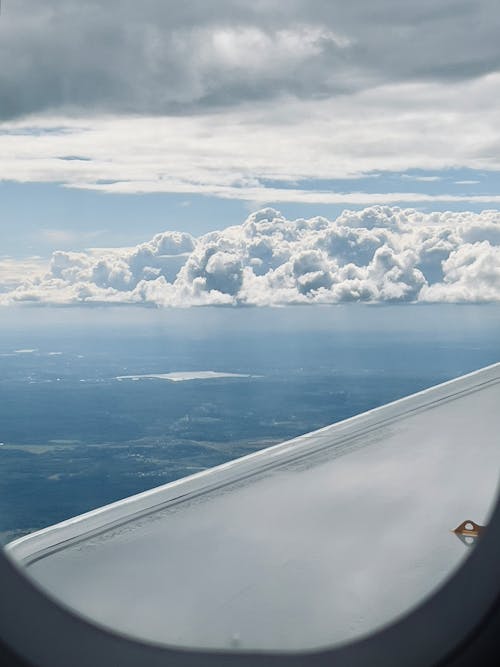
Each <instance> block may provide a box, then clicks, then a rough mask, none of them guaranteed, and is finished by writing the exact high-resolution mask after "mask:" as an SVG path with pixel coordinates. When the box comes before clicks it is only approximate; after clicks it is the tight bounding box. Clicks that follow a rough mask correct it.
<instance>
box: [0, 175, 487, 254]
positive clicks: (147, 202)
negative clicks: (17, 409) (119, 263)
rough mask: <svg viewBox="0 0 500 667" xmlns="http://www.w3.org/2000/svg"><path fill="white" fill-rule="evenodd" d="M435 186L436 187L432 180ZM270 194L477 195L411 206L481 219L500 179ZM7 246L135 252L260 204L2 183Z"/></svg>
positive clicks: (294, 210)
mask: <svg viewBox="0 0 500 667" xmlns="http://www.w3.org/2000/svg"><path fill="white" fill-rule="evenodd" d="M430 179H435V180H430ZM263 185H264V186H266V187H278V188H290V187H297V186H298V187H300V188H301V189H304V190H310V191H312V192H314V191H316V190H320V191H324V190H330V191H334V192H340V193H343V192H363V193H381V192H382V193H383V192H389V193H398V192H401V193H408V192H415V193H419V194H429V195H443V194H444V195H464V196H470V197H471V201H469V202H465V203H464V202H461V201H460V202H455V201H444V202H442V201H437V202H428V203H427V202H418V201H417V202H412V201H411V200H405V201H402V202H401V203H400V205H401V206H403V207H406V206H408V207H415V208H418V209H420V210H422V211H432V210H435V211H445V210H451V211H459V210H463V209H467V210H470V211H475V212H479V211H481V210H484V209H487V208H496V205H495V204H492V205H491V206H488V204H487V202H483V201H482V202H480V203H475V202H474V201H473V199H472V198H473V197H475V196H477V195H496V194H497V193H499V192H500V187H499V186H500V173H499V172H488V171H476V170H471V169H452V170H442V171H440V172H430V171H429V172H427V171H423V170H410V171H408V172H405V173H387V172H386V173H378V174H371V175H370V176H368V177H365V178H358V179H334V180H319V179H310V180H307V181H301V182H300V183H298V184H293V185H291V184H290V183H287V182H283V181H265V182H264V183H263ZM0 201H1V204H2V206H1V210H0V247H1V254H2V255H9V256H11V257H26V256H31V255H40V256H42V257H47V256H49V255H50V254H51V253H52V252H53V251H54V250H58V249H64V250H83V249H85V248H88V247H92V246H99V247H101V246H103V247H107V246H112V247H113V246H130V245H136V244H138V243H141V242H143V241H145V240H147V239H149V238H151V237H152V236H153V235H154V234H157V233H159V232H164V231H167V230H172V231H176V230H179V231H187V232H189V233H191V234H193V235H194V236H200V235H202V234H205V233H206V232H208V231H212V230H214V229H223V228H224V227H228V226H230V225H234V224H240V223H241V222H243V220H244V219H245V218H246V217H247V216H248V214H249V213H250V212H251V211H252V210H254V209H255V208H256V205H255V204H253V203H252V202H249V201H247V200H245V199H241V200H238V199H224V198H219V197H213V196H209V195H196V194H189V195H188V194H175V193H150V194H138V193H135V194H117V195H113V194H111V193H103V192H95V191H93V190H79V189H74V188H71V187H64V186H63V185H61V184H58V183H16V182H11V181H3V182H0ZM266 204H268V205H270V206H274V207H275V208H278V209H279V210H280V211H282V212H283V213H284V215H285V216H286V217H288V218H299V217H306V218H309V217H312V216H315V215H321V216H325V217H327V218H330V219H333V218H336V217H337V216H338V215H339V214H340V213H341V212H342V210H344V209H345V208H352V209H361V208H363V207H364V205H363V204H358V205H356V204H349V205H341V204H323V203H314V204H313V203H311V204H305V203H302V202H280V201H273V200H269V201H268V202H266Z"/></svg>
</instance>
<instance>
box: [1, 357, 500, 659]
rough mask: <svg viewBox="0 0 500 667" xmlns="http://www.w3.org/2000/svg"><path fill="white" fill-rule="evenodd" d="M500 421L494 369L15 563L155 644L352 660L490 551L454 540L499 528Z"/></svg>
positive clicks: (71, 531) (113, 511)
mask: <svg viewBox="0 0 500 667" xmlns="http://www.w3.org/2000/svg"><path fill="white" fill-rule="evenodd" d="M499 408H500V364H496V365H494V366H489V367H487V368H484V369H482V370H480V371H477V372H475V373H471V374H469V375H466V376H463V377H461V378H458V379H456V380H452V381H450V382H446V383H444V384H441V385H438V386H436V387H433V388H431V389H428V390H425V391H422V392H420V393H418V394H415V395H413V396H410V397H407V398H404V399H401V400H399V401H396V402H394V403H390V404H388V405H385V406H383V407H380V408H377V409H375V410H371V411H369V412H366V413H364V414H361V415H358V416H356V417H353V418H351V419H348V420H346V421H343V422H339V423H337V424H334V425H332V426H328V427H326V428H322V429H320V430H318V431H314V432H313V433H308V434H306V435H303V436H301V437H298V438H295V439H293V440H290V441H288V442H284V443H282V444H280V445H276V446H274V447H270V448H268V449H265V450H261V451H259V452H257V453H255V454H251V455H249V456H245V457H243V458H241V459H237V460H235V461H231V462H230V463H226V464H224V465H221V466H218V467H216V468H213V469H210V470H207V471H204V472H202V473H198V474H196V475H192V476H190V477H187V478H184V479H181V480H178V481H175V482H172V483H170V484H166V485H164V486H161V487H158V488H155V489H152V490H151V491H148V492H145V493H141V494H139V495H136V496H133V497H130V498H126V499H124V500H122V501H119V502H116V503H113V504H111V505H108V506H106V507H102V508H99V509H97V510H94V511H92V512H88V513H86V514H83V515H81V516H78V517H75V518H73V519H70V520H68V521H64V522H63V523H60V524H57V525H55V526H51V527H49V528H47V529H45V530H41V531H39V532H37V533H33V534H31V535H28V536H26V537H24V538H21V539H19V540H16V541H15V542H12V543H10V544H9V545H8V546H7V548H6V549H7V553H8V554H9V555H10V557H11V558H12V559H14V560H15V561H16V562H17V563H20V564H22V565H23V566H24V567H25V568H26V570H27V572H28V573H29V574H30V575H31V577H32V578H33V579H34V580H35V581H36V582H37V583H38V584H39V585H40V586H41V587H42V588H43V589H45V590H46V591H47V592H49V594H50V595H51V596H53V597H55V598H56V599H58V600H60V601H61V602H63V603H64V604H65V605H67V606H69V607H71V608H73V609H75V610H77V611H78V612H80V613H81V614H83V615H84V616H87V617H89V618H91V619H93V620H94V621H97V622H98V623H101V624H103V625H104V626H107V627H111V628H113V629H115V630H118V631H119V632H124V633H127V634H129V635H132V636H135V637H140V638H142V639H146V640H151V641H153V642H160V643H163V644H170V645H177V646H185V647H200V648H208V649H224V648H232V649H235V648H236V649H241V650H265V651H269V650H271V651H272V650H280V651H295V650H307V649H314V648H318V647H323V646H329V645H332V644H336V643H341V642H345V641H348V640H350V639H353V638H358V637H360V636H363V635H366V634H368V633H370V632H372V631H374V630H376V629H379V628H381V627H383V626H384V625H386V624H388V623H390V622H391V621H393V620H394V619H395V618H396V617H398V616H399V615H400V614H402V613H404V612H406V611H408V610H409V609H410V608H412V607H413V606H414V605H416V604H417V603H418V602H420V601H421V600H422V599H424V598H425V597H426V596H427V595H429V594H430V593H431V592H432V591H433V590H434V589H435V588H436V586H438V585H439V584H440V583H442V582H443V581H444V580H445V579H446V578H447V577H448V576H449V575H451V573H452V572H454V571H455V570H456V568H457V567H458V566H459V565H460V563H461V562H462V561H463V560H464V558H466V556H467V555H468V554H469V553H470V550H471V548H474V547H473V546H472V547H471V546H469V545H468V544H467V543H466V540H461V539H458V537H457V535H456V534H454V533H453V532H452V531H453V529H455V528H456V527H457V526H459V524H461V523H462V522H463V521H473V522H475V523H476V524H479V525H485V524H487V522H488V518H489V514H490V512H491V510H492V509H493V506H494V504H495V500H496V492H497V484H498V471H499V469H500V465H499V464H500V443H499V440H498V433H499V432H500V409H499ZM486 530H487V528H486ZM479 539H480V538H479Z"/></svg>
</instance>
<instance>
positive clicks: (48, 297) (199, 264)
mask: <svg viewBox="0 0 500 667" xmlns="http://www.w3.org/2000/svg"><path fill="white" fill-rule="evenodd" d="M0 275H1V273H0ZM12 280H13V279H12V277H11V278H10V283H9V288H8V289H7V288H4V289H3V290H2V287H1V285H0V303H1V304H4V305H7V304H14V303H20V302H24V303H32V304H33V303H38V304H61V305H69V304H85V303H86V304H95V303H107V304H142V305H151V306H159V307H168V306H174V307H190V306H199V305H233V306H245V305H249V306H269V305H283V304H329V303H341V302H350V301H364V302H419V301H420V302H458V303H460V302H476V303H477V302H488V301H500V211H494V210H488V211H483V212H482V213H479V214H476V213H470V212H459V213H456V212H439V213H430V214H425V213H421V212H418V211H416V210H414V209H402V208H399V207H389V206H373V207H370V208H366V209H364V210H362V211H344V212H343V213H342V215H340V216H339V217H338V218H337V219H336V220H328V219H326V218H323V217H314V218H310V219H307V220H306V219H303V218H299V219H297V220H287V219H286V218H284V217H283V216H282V215H281V214H280V213H279V212H278V211H276V210H274V209H272V208H265V209H262V210H260V211H257V212H255V213H252V214H251V215H250V216H249V217H248V218H247V220H245V222H244V223H243V224H241V225H235V226H232V227H228V228H227V229H224V230H222V231H216V232H211V233H209V234H205V235H204V236H201V237H199V238H197V239H196V238H194V237H192V236H191V235H190V234H186V233H183V232H170V231H169V232H165V233H162V234H157V235H156V236H155V237H154V238H153V239H152V240H151V241H149V242H146V243H142V244H140V245H138V246H136V247H133V248H116V249H99V250H96V249H95V250H90V251H88V252H78V253H77V252H66V251H57V252H55V253H54V254H53V256H52V260H51V263H50V270H49V271H48V272H47V273H45V275H41V274H39V275H32V276H31V277H29V278H24V279H18V284H17V286H16V287H14V288H12Z"/></svg>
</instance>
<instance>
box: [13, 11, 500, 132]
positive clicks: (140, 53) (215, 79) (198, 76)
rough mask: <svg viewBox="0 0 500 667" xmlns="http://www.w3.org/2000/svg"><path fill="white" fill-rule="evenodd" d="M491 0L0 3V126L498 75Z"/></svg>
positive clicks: (499, 47)
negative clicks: (66, 115) (42, 115)
mask: <svg viewBox="0 0 500 667" xmlns="http://www.w3.org/2000/svg"><path fill="white" fill-rule="evenodd" d="M499 29H500V9H499V6H498V0H463V1H460V0H439V1H437V0H419V2H405V1H403V0H352V1H351V2H346V1H345V0H336V1H332V0H288V1H287V2H286V3H284V2H283V0H254V1H253V2H248V1H246V2H245V1H241V0H210V1H209V2H208V1H207V0H191V1H188V2H180V3H179V2H173V1H167V2H158V1H154V0H142V1H141V2H137V1H136V0H133V1H132V0H86V1H85V2H83V1H82V0H79V1H78V2H76V1H74V0H44V1H43V2H40V1H39V0H36V1H35V0H16V1H15V2H14V1H12V0H6V1H4V2H3V8H2V16H1V18H0V59H1V62H2V68H1V71H0V119H4V120H6V119H14V118H17V117H20V116H23V115H26V114H31V113H37V112H41V111H48V112H54V111H61V110H63V111H71V110H73V111H76V112H80V111H86V112H96V113H102V112H108V111H109V112H112V113H135V112H138V113H148V114H175V113H198V112H203V111H207V110H208V109H218V108H224V107H227V106H232V105H237V104H239V103H242V102H248V101H252V100H256V101H257V100H268V99H273V98H276V97H279V96H292V97H299V98H308V99H310V98H324V97H329V96H332V95H336V94H339V93H349V92H353V91H359V90H361V89H364V88H368V87H371V86H374V85H381V84H384V83H390V82H399V81H406V82H408V81H418V80H435V81H443V82H446V81H450V80H456V79H461V78H474V77H479V76H481V75H484V74H487V73H490V72H493V71H496V70H498V69H499V68H500V40H499V39H498V34H499Z"/></svg>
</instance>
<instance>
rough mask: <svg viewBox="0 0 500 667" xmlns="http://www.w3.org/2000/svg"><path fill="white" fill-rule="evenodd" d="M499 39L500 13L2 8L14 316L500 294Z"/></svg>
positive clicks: (395, 0) (3, 246)
mask: <svg viewBox="0 0 500 667" xmlns="http://www.w3.org/2000/svg"><path fill="white" fill-rule="evenodd" d="M499 28H500V9H499V7H498V3H497V1H496V0H420V2H419V3H402V2H401V1H400V0H377V1H376V2H374V1H373V0H353V1H352V2H350V3H345V2H344V1H343V0H290V1H289V2H287V3H286V5H285V4H284V3H283V2H281V0H280V1H278V0H254V1H253V2H248V1H243V0H211V2H210V3H207V2H206V1H205V0H191V1H190V2H186V3H177V2H170V1H167V2H160V1H159V0H144V1H143V2H141V3H137V2H132V0H120V1H118V0H88V1H87V2H85V3H82V2H76V1H74V0H44V2H43V3H41V2H37V1H35V0H17V1H16V2H12V1H10V0H5V2H3V3H2V14H1V16H0V59H1V61H2V62H3V63H8V66H4V67H2V69H1V71H0V304H2V305H12V304H16V303H17V304H19V303H21V304H55V305H68V304H84V303H87V304H93V305H95V304H117V303H119V304H124V303H125V304H128V305H152V306H160V307H165V306H176V307H177V306H181V307H182V306H195V305H234V306H249V305H250V306H259V305H260V306H263V305H266V306H268V305H284V304H311V303H322V304H329V303H338V302H353V301H370V302H371V301H376V302H380V301H383V302H391V303H392V302H424V303H435V302H439V303H442V302H452V303H456V302H460V303H463V302H467V303H477V302H481V303H482V302H492V301H493V302H496V301H499V300H500V268H499V267H500V249H499V247H500V213H498V212H497V209H498V207H499V204H500V188H499V184H500V117H499V115H498V103H499V101H500V43H499V41H498V33H499ZM348 211H350V213H348ZM374 221H375V222H374ZM215 232H217V233H215Z"/></svg>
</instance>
